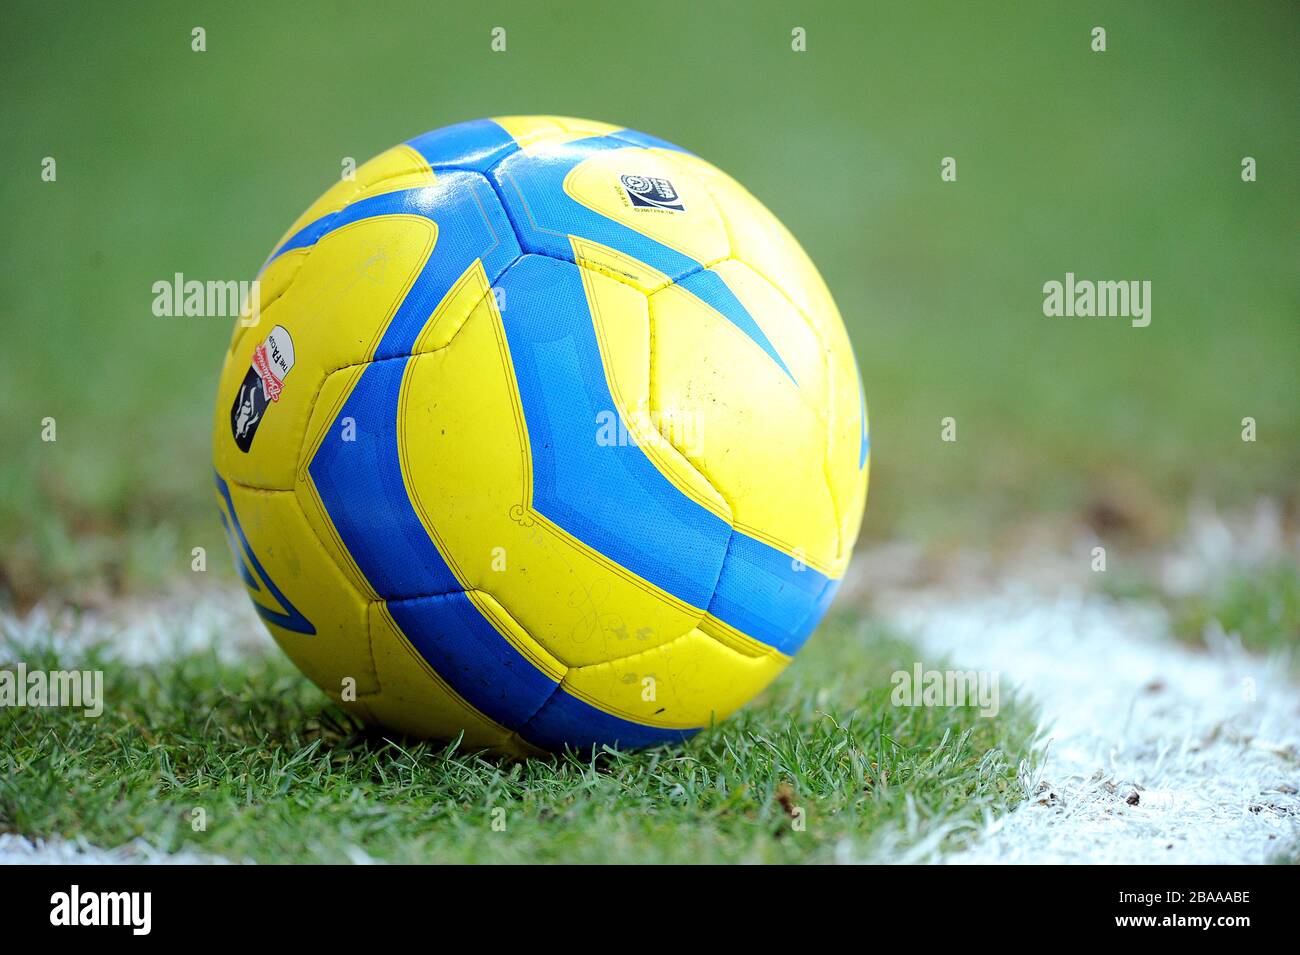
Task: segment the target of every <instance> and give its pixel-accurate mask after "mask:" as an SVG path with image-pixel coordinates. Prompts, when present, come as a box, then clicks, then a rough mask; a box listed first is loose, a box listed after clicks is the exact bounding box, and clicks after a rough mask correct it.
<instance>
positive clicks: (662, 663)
mask: <svg viewBox="0 0 1300 955" xmlns="http://www.w3.org/2000/svg"><path fill="white" fill-rule="evenodd" d="M789 663H790V658H789V657H788V656H786V655H784V654H782V653H779V652H777V651H774V650H767V651H766V652H763V653H761V654H759V655H757V656H751V655H747V654H742V653H739V652H737V651H736V650H733V649H731V648H730V647H727V646H724V645H723V644H722V643H720V642H719V641H718V640H716V639H714V638H713V637H711V636H709V635H708V634H706V633H704V632H703V631H701V630H699V629H694V630H691V631H690V632H689V633H687V634H685V635H683V636H682V637H680V638H678V639H677V640H674V641H672V642H671V643H666V644H663V645H662V646H659V647H654V648H652V649H650V650H646V651H644V652H642V653H637V654H634V655H632V656H627V657H621V658H619V659H617V660H612V661H609V662H606V663H599V664H594V665H591V666H583V667H574V668H573V669H570V670H569V672H568V673H566V674H565V677H564V682H563V686H564V688H565V689H566V690H567V691H568V692H569V693H571V694H572V695H573V696H576V697H578V698H579V699H581V700H584V701H586V702H587V703H589V704H591V705H593V706H596V707H599V708H600V709H602V710H605V711H607V712H610V713H614V714H616V715H618V716H621V717H623V718H624V719H628V720H633V721H635V722H638V723H644V724H648V725H651V726H659V727H664V728H668V729H691V728H697V727H701V726H708V725H709V722H710V720H712V719H718V720H721V719H724V718H725V717H727V716H729V715H730V714H731V713H732V712H734V711H735V710H736V709H738V708H739V707H741V706H743V705H744V704H745V702H746V701H748V700H749V699H751V698H752V697H753V696H754V695H755V694H757V693H758V692H759V691H760V690H762V689H763V688H764V687H765V686H767V685H768V684H769V683H770V682H771V681H772V680H774V679H775V678H776V676H777V674H779V673H780V672H781V671H782V670H784V669H785V667H786V666H787V665H788V664H789Z"/></svg>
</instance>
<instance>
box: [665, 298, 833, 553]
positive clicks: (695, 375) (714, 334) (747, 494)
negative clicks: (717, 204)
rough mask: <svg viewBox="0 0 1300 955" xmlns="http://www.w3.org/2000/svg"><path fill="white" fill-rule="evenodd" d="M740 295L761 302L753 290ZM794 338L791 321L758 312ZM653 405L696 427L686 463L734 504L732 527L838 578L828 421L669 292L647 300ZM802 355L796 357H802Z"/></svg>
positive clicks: (739, 338) (751, 352)
mask: <svg viewBox="0 0 1300 955" xmlns="http://www.w3.org/2000/svg"><path fill="white" fill-rule="evenodd" d="M738 291H740V292H742V293H744V294H746V295H749V296H750V297H751V299H752V300H753V301H755V302H757V295H756V293H754V291H753V289H747V288H745V287H744V286H741V287H740V288H739V289H738ZM783 317H784V319H785V320H786V326H785V327H784V328H782V329H781V336H782V337H786V338H788V339H790V340H794V339H796V338H797V337H798V335H799V334H800V332H799V330H798V329H796V328H793V327H791V326H790V324H789V321H788V319H789V316H781V315H775V316H774V315H770V314H756V315H755V320H756V321H758V322H759V324H760V325H761V326H763V328H764V329H765V330H767V329H768V327H769V326H770V327H771V328H772V331H773V335H774V336H775V334H776V331H777V326H778V325H779V324H780V322H781V321H782V318H783ZM650 320H651V322H652V324H653V326H654V348H655V354H654V375H653V391H652V394H651V403H652V404H653V405H654V406H656V407H658V408H673V409H676V410H677V411H678V412H679V413H681V414H683V415H688V416H691V417H692V418H693V419H694V420H696V421H697V422H698V424H697V430H698V432H699V434H700V435H701V440H700V441H699V442H698V446H697V447H696V448H694V449H687V451H688V453H687V454H686V457H687V458H688V459H689V460H690V462H691V464H693V465H694V466H695V467H696V468H697V469H698V470H699V471H700V472H701V473H703V474H704V476H705V477H707V478H708V480H709V482H710V483H711V484H712V485H713V486H714V487H715V488H717V489H718V491H719V492H720V493H721V494H722V496H723V497H724V498H725V499H726V500H727V503H728V504H729V505H730V507H731V513H732V516H733V523H734V525H735V527H737V528H738V529H740V530H742V531H744V532H745V533H746V534H749V535H750V536H752V537H756V538H758V539H760V540H763V541H765V542H767V543H768V544H770V545H771V546H773V547H775V548H777V549H778V550H781V551H783V552H785V553H787V554H790V555H791V556H792V557H797V558H799V559H801V560H803V561H804V562H805V563H806V564H807V565H808V566H810V567H814V568H816V569H817V570H819V571H821V572H822V573H825V574H828V575H830V576H839V573H840V572H841V571H842V569H843V568H842V566H841V565H840V563H839V560H838V557H839V549H840V548H839V544H840V523H839V519H838V517H837V515H836V513H835V509H834V506H833V502H832V499H831V494H830V491H829V489H828V487H827V480H826V473H825V466H826V435H827V428H826V421H825V419H824V418H823V417H822V416H821V415H820V414H819V413H818V412H817V411H816V410H814V408H813V407H812V406H811V405H810V404H809V403H808V402H807V401H806V400H805V398H804V396H803V395H802V394H801V393H800V390H799V388H798V387H796V386H795V384H794V383H792V382H791V381H790V379H789V378H788V377H787V376H786V374H785V373H784V372H783V371H782V370H781V368H780V367H779V366H778V365H777V364H776V363H775V362H773V361H772V359H771V357H770V356H768V355H767V353H766V352H764V351H763V350H762V349H761V348H759V347H758V346H757V345H756V344H755V343H754V342H753V341H752V340H751V339H750V338H749V337H748V336H747V335H746V334H745V333H744V332H742V331H741V330H740V329H739V328H737V327H736V326H735V325H734V324H732V323H731V322H730V321H728V320H727V319H726V318H724V317H723V316H722V315H720V314H719V313H718V312H716V311H715V310H714V309H712V308H710V307H709V306H708V305H706V304H704V303H703V302H701V301H700V300H699V299H697V298H695V297H694V296H693V295H690V294H689V293H687V292H685V291H684V290H682V289H681V288H680V287H679V286H676V285H670V286H669V287H668V288H665V289H663V290H661V291H659V292H656V293H655V294H654V295H653V296H652V297H651V299H650ZM798 353H799V352H796V354H798Z"/></svg>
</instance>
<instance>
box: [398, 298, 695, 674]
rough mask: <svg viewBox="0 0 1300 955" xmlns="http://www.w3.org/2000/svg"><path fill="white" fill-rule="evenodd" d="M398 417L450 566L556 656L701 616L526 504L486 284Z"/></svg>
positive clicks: (510, 395)
mask: <svg viewBox="0 0 1300 955" xmlns="http://www.w3.org/2000/svg"><path fill="white" fill-rule="evenodd" d="M611 284H612V283H611ZM507 308H508V303H507ZM398 421H399V429H398V430H399V433H400V434H401V436H402V441H401V444H400V454H401V459H402V470H403V475H404V477H405V479H406V486H407V491H408V493H409V494H410V495H411V500H412V501H413V502H414V504H415V507H416V511H417V513H418V514H419V515H420V518H421V520H422V521H423V523H424V526H425V528H426V530H428V532H429V534H430V536H431V537H432V538H433V540H434V541H435V542H436V544H437V545H438V549H439V551H440V552H441V553H442V554H443V556H444V557H445V558H446V560H447V562H448V564H449V565H450V567H451V569H452V572H453V573H455V575H456V577H457V578H458V579H459V580H460V581H461V582H462V583H463V584H464V585H465V587H466V589H477V590H482V591H486V592H488V593H491V594H492V595H493V596H495V597H496V598H497V599H498V600H499V601H500V603H501V604H502V605H503V606H504V607H505V608H506V609H507V610H508V611H509V613H510V614H511V616H512V617H513V618H514V619H515V620H516V621H518V623H519V625H520V626H521V627H522V628H523V629H524V630H525V631H526V632H527V633H528V634H530V635H531V636H532V638H533V639H535V640H536V641H537V642H538V643H540V644H541V645H542V646H543V647H545V649H546V650H547V651H548V652H549V653H550V654H552V655H553V656H554V657H556V658H558V660H560V661H562V662H563V663H564V664H566V665H570V666H572V665H577V664H583V663H592V662H595V661H598V660H603V659H609V658H610V657H615V656H625V655H627V654H629V653H634V652H636V651H638V650H640V649H644V648H647V647H651V646H654V645H656V644H659V643H664V642H667V641H669V640H673V639H675V638H677V637H679V636H680V635H681V634H683V633H686V632H687V631H688V630H690V629H691V628H692V627H694V626H695V625H696V623H698V621H699V618H700V611H699V610H698V609H695V608H692V607H689V606H687V605H686V604H684V603H682V602H681V601H679V600H677V599H675V598H673V597H671V596H670V595H668V594H665V593H664V592H662V591H660V590H658V589H656V588H654V587H653V586H651V585H650V584H649V583H647V582H646V581H644V580H642V579H641V578H639V577H636V576H635V575H633V574H631V573H630V572H628V571H627V570H625V569H624V568H621V567H619V566H618V565H617V564H615V563H613V562H612V561H610V560H609V559H608V558H606V557H604V556H602V555H600V554H598V553H597V552H595V551H593V550H591V549H590V548H588V547H587V546H586V545H584V544H582V543H581V542H580V541H577V540H576V539H574V538H573V537H572V536H571V535H569V534H568V533H566V532H564V531H563V530H561V529H560V528H558V527H556V526H555V525H553V524H552V523H551V522H549V521H548V520H546V519H545V518H544V517H542V516H541V515H540V514H538V513H536V512H535V511H533V510H532V507H531V499H532V466H531V457H530V453H529V449H528V438H527V431H526V429H525V426H524V421H523V409H522V408H521V406H520V403H519V393H518V387H517V385H516V382H515V379H514V371H513V368H512V366H511V364H510V358H509V352H508V350H507V347H506V341H505V333H504V330H503V329H502V326H501V315H500V313H499V312H498V311H497V309H496V303H495V300H494V299H493V297H492V296H491V295H490V294H488V290H487V288H486V286H485V287H484V288H483V295H482V298H481V301H480V304H479V305H478V307H477V308H475V309H474V311H473V313H472V314H471V315H470V316H469V318H468V319H467V320H466V321H465V322H464V324H463V325H462V326H461V327H460V329H459V331H458V333H457V334H456V337H455V340H454V341H453V342H452V343H451V345H450V346H449V347H446V348H443V349H440V350H437V351H432V352H428V353H426V354H421V355H419V356H417V357H416V358H415V359H413V360H412V361H411V362H410V363H409V364H408V366H407V371H406V377H405V378H404V380H403V384H402V393H401V399H400V407H399V411H398ZM594 429H595V424H594V423H593V439H594ZM502 562H504V563H502Z"/></svg>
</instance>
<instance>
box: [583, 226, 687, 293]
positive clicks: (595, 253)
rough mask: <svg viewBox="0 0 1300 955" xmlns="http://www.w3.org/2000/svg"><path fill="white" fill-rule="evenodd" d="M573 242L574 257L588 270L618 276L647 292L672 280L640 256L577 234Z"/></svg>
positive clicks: (621, 280) (624, 281) (619, 278)
mask: <svg viewBox="0 0 1300 955" xmlns="http://www.w3.org/2000/svg"><path fill="white" fill-rule="evenodd" d="M569 245H570V246H571V247H572V248H573V255H574V259H573V260H574V261H575V262H577V263H578V264H579V265H580V266H582V267H583V268H584V269H589V270H591V271H593V272H599V273H601V274H602V275H607V276H609V277H610V278H612V279H617V280H618V281H620V282H623V283H624V284H626V285H630V286H632V287H633V288H635V289H637V290H639V291H640V292H642V293H643V294H645V295H649V294H650V293H651V292H653V291H655V290H656V289H661V288H663V287H664V286H665V285H667V284H668V283H669V282H670V281H671V279H669V278H668V276H666V275H664V274H663V273H662V272H660V271H659V270H658V269H653V268H651V267H650V266H648V265H646V264H645V263H644V262H642V261H641V260H640V259H634V258H632V257H631V256H630V255H625V254H624V253H622V252H619V251H618V250H617V249H611V248H610V247H609V246H605V245H601V244H600V243H599V242H589V241H587V240H586V239H579V238H578V237H577V236H570V237H569Z"/></svg>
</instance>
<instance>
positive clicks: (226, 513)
mask: <svg viewBox="0 0 1300 955" xmlns="http://www.w3.org/2000/svg"><path fill="white" fill-rule="evenodd" d="M218 499H219V503H220V505H221V508H222V519H223V521H224V522H225V523H226V526H227V536H228V539H229V541H230V544H231V548H232V551H233V553H234V557H235V564H236V567H238V568H241V576H243V577H244V580H245V583H246V585H247V588H248V591H249V596H250V597H251V598H252V600H253V604H254V606H255V607H256V608H257V611H258V614H259V615H260V616H261V617H262V620H263V622H264V623H265V624H266V627H267V629H268V630H269V631H270V633H271V635H272V636H273V637H274V638H275V641H276V642H277V643H278V644H279V645H280V647H281V648H282V649H283V650H284V652H285V653H286V654H288V655H289V657H290V659H292V660H293V662H294V663H295V664H296V665H297V666H298V668H299V669H300V670H302V672H303V673H305V674H306V675H307V676H308V678H310V679H311V680H312V681H313V682H314V683H316V684H317V685H318V686H319V687H320V688H321V689H322V690H324V691H325V693H326V694H328V695H329V696H330V697H331V698H332V699H334V700H335V701H336V702H338V701H340V700H341V694H342V691H343V688H344V684H343V681H344V680H345V679H351V680H353V681H355V684H354V685H355V690H356V694H357V696H358V697H360V696H364V695H365V694H368V693H374V692H375V691H377V690H378V689H379V683H378V679H377V677H376V674H375V668H374V663H373V661H372V660H371V657H370V642H369V640H367V639H366V632H367V621H366V602H365V600H364V599H363V598H362V597H361V595H360V594H358V593H357V592H356V591H355V590H353V588H352V586H351V585H350V584H349V582H348V581H347V579H346V578H344V576H343V575H342V574H341V573H340V572H339V570H338V569H337V567H335V565H334V562H333V561H332V560H331V559H330V557H329V556H328V555H327V554H326V552H325V551H324V549H323V548H322V547H321V546H320V543H319V541H318V540H317V539H316V535H315V534H314V533H313V532H312V530H311V528H310V527H309V526H308V525H307V522H306V520H305V519H304V518H303V516H302V513H301V512H300V511H299V509H298V504H297V501H296V499H295V498H294V495H293V494H292V493H290V492H286V491H266V490H261V489H258V488H248V487H241V486H240V485H238V484H234V483H230V482H226V481H221V480H219V481H218Z"/></svg>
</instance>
